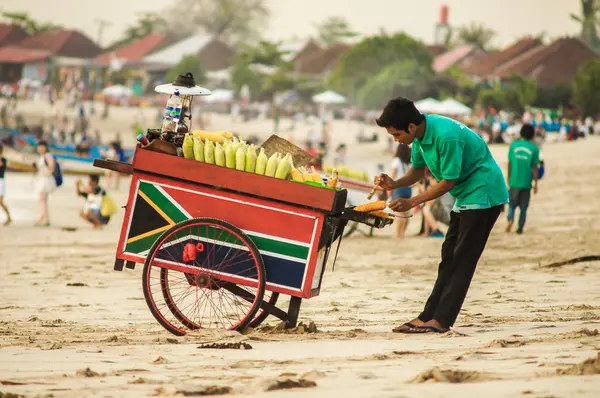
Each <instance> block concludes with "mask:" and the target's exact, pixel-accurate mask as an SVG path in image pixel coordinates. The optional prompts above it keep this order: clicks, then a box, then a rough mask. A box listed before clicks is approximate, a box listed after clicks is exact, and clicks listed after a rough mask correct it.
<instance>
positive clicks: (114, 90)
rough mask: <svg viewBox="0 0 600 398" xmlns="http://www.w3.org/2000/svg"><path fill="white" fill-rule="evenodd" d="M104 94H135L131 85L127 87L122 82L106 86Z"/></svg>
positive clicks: (123, 95)
mask: <svg viewBox="0 0 600 398" xmlns="http://www.w3.org/2000/svg"><path fill="white" fill-rule="evenodd" d="M102 94H104V95H106V96H107V97H115V98H119V97H131V96H132V95H133V90H132V89H130V88H129V87H125V86H124V85H122V84H115V85H114V86H110V87H106V88H105V89H104V90H102Z"/></svg>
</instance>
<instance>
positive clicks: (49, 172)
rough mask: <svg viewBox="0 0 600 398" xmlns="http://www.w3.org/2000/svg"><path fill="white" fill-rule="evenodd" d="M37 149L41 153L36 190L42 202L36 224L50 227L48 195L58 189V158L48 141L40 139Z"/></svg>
mask: <svg viewBox="0 0 600 398" xmlns="http://www.w3.org/2000/svg"><path fill="white" fill-rule="evenodd" d="M36 150H37V152H38V153H39V154H40V157H39V158H38V160H37V162H36V167H37V179H36V183H35V190H36V192H37V194H38V198H39V203H40V216H39V217H38V219H37V220H36V222H35V225H36V226H38V227H48V226H50V215H49V212H48V196H49V195H50V193H52V192H53V191H54V190H55V189H56V180H55V178H54V170H55V168H56V167H57V166H56V160H55V159H54V156H52V154H51V153H50V150H49V148H48V143H47V142H46V141H39V142H38V144H37V148H36Z"/></svg>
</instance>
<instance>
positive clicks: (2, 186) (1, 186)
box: [0, 144, 12, 225]
mask: <svg viewBox="0 0 600 398" xmlns="http://www.w3.org/2000/svg"><path fill="white" fill-rule="evenodd" d="M3 151H4V147H3V146H2V144H0V209H2V210H3V211H4V213H5V214H6V221H4V225H8V224H10V223H11V221H12V219H11V218H10V212H9V211H8V207H7V206H6V204H5V203H4V195H5V194H6V182H5V181H4V172H5V171H6V158H5V157H3V156H2V152H3Z"/></svg>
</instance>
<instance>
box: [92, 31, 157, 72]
mask: <svg viewBox="0 0 600 398" xmlns="http://www.w3.org/2000/svg"><path fill="white" fill-rule="evenodd" d="M166 39H167V35H166V34H159V33H152V34H149V35H148V36H146V37H143V38H141V39H138V40H136V41H134V42H133V43H130V44H128V45H126V46H124V47H121V48H118V49H116V50H114V51H109V52H106V53H104V54H102V55H100V56H98V57H97V58H96V60H95V61H96V63H97V64H99V65H101V66H106V65H108V64H109V63H110V61H111V59H113V57H114V58H117V59H123V60H126V61H127V62H134V61H139V60H141V59H142V58H143V57H145V56H146V55H148V54H150V53H152V52H154V51H156V50H158V49H160V48H161V47H162V46H163V45H164V43H165V42H166Z"/></svg>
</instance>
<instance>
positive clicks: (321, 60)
mask: <svg viewBox="0 0 600 398" xmlns="http://www.w3.org/2000/svg"><path fill="white" fill-rule="evenodd" d="M351 48H352V45H351V44H346V43H337V44H333V45H331V46H330V47H327V48H322V49H314V50H313V51H312V52H311V53H310V54H306V56H304V57H302V58H300V57H298V58H297V59H296V60H295V61H294V68H295V71H296V73H298V74H299V75H301V76H305V77H308V78H311V79H315V80H319V81H325V80H327V79H328V78H329V76H330V75H331V72H332V71H333V70H334V69H335V67H336V66H337V63H338V61H339V60H340V58H341V57H343V56H344V55H345V54H346V53H347V52H348V51H349V50H350V49H351Z"/></svg>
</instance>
